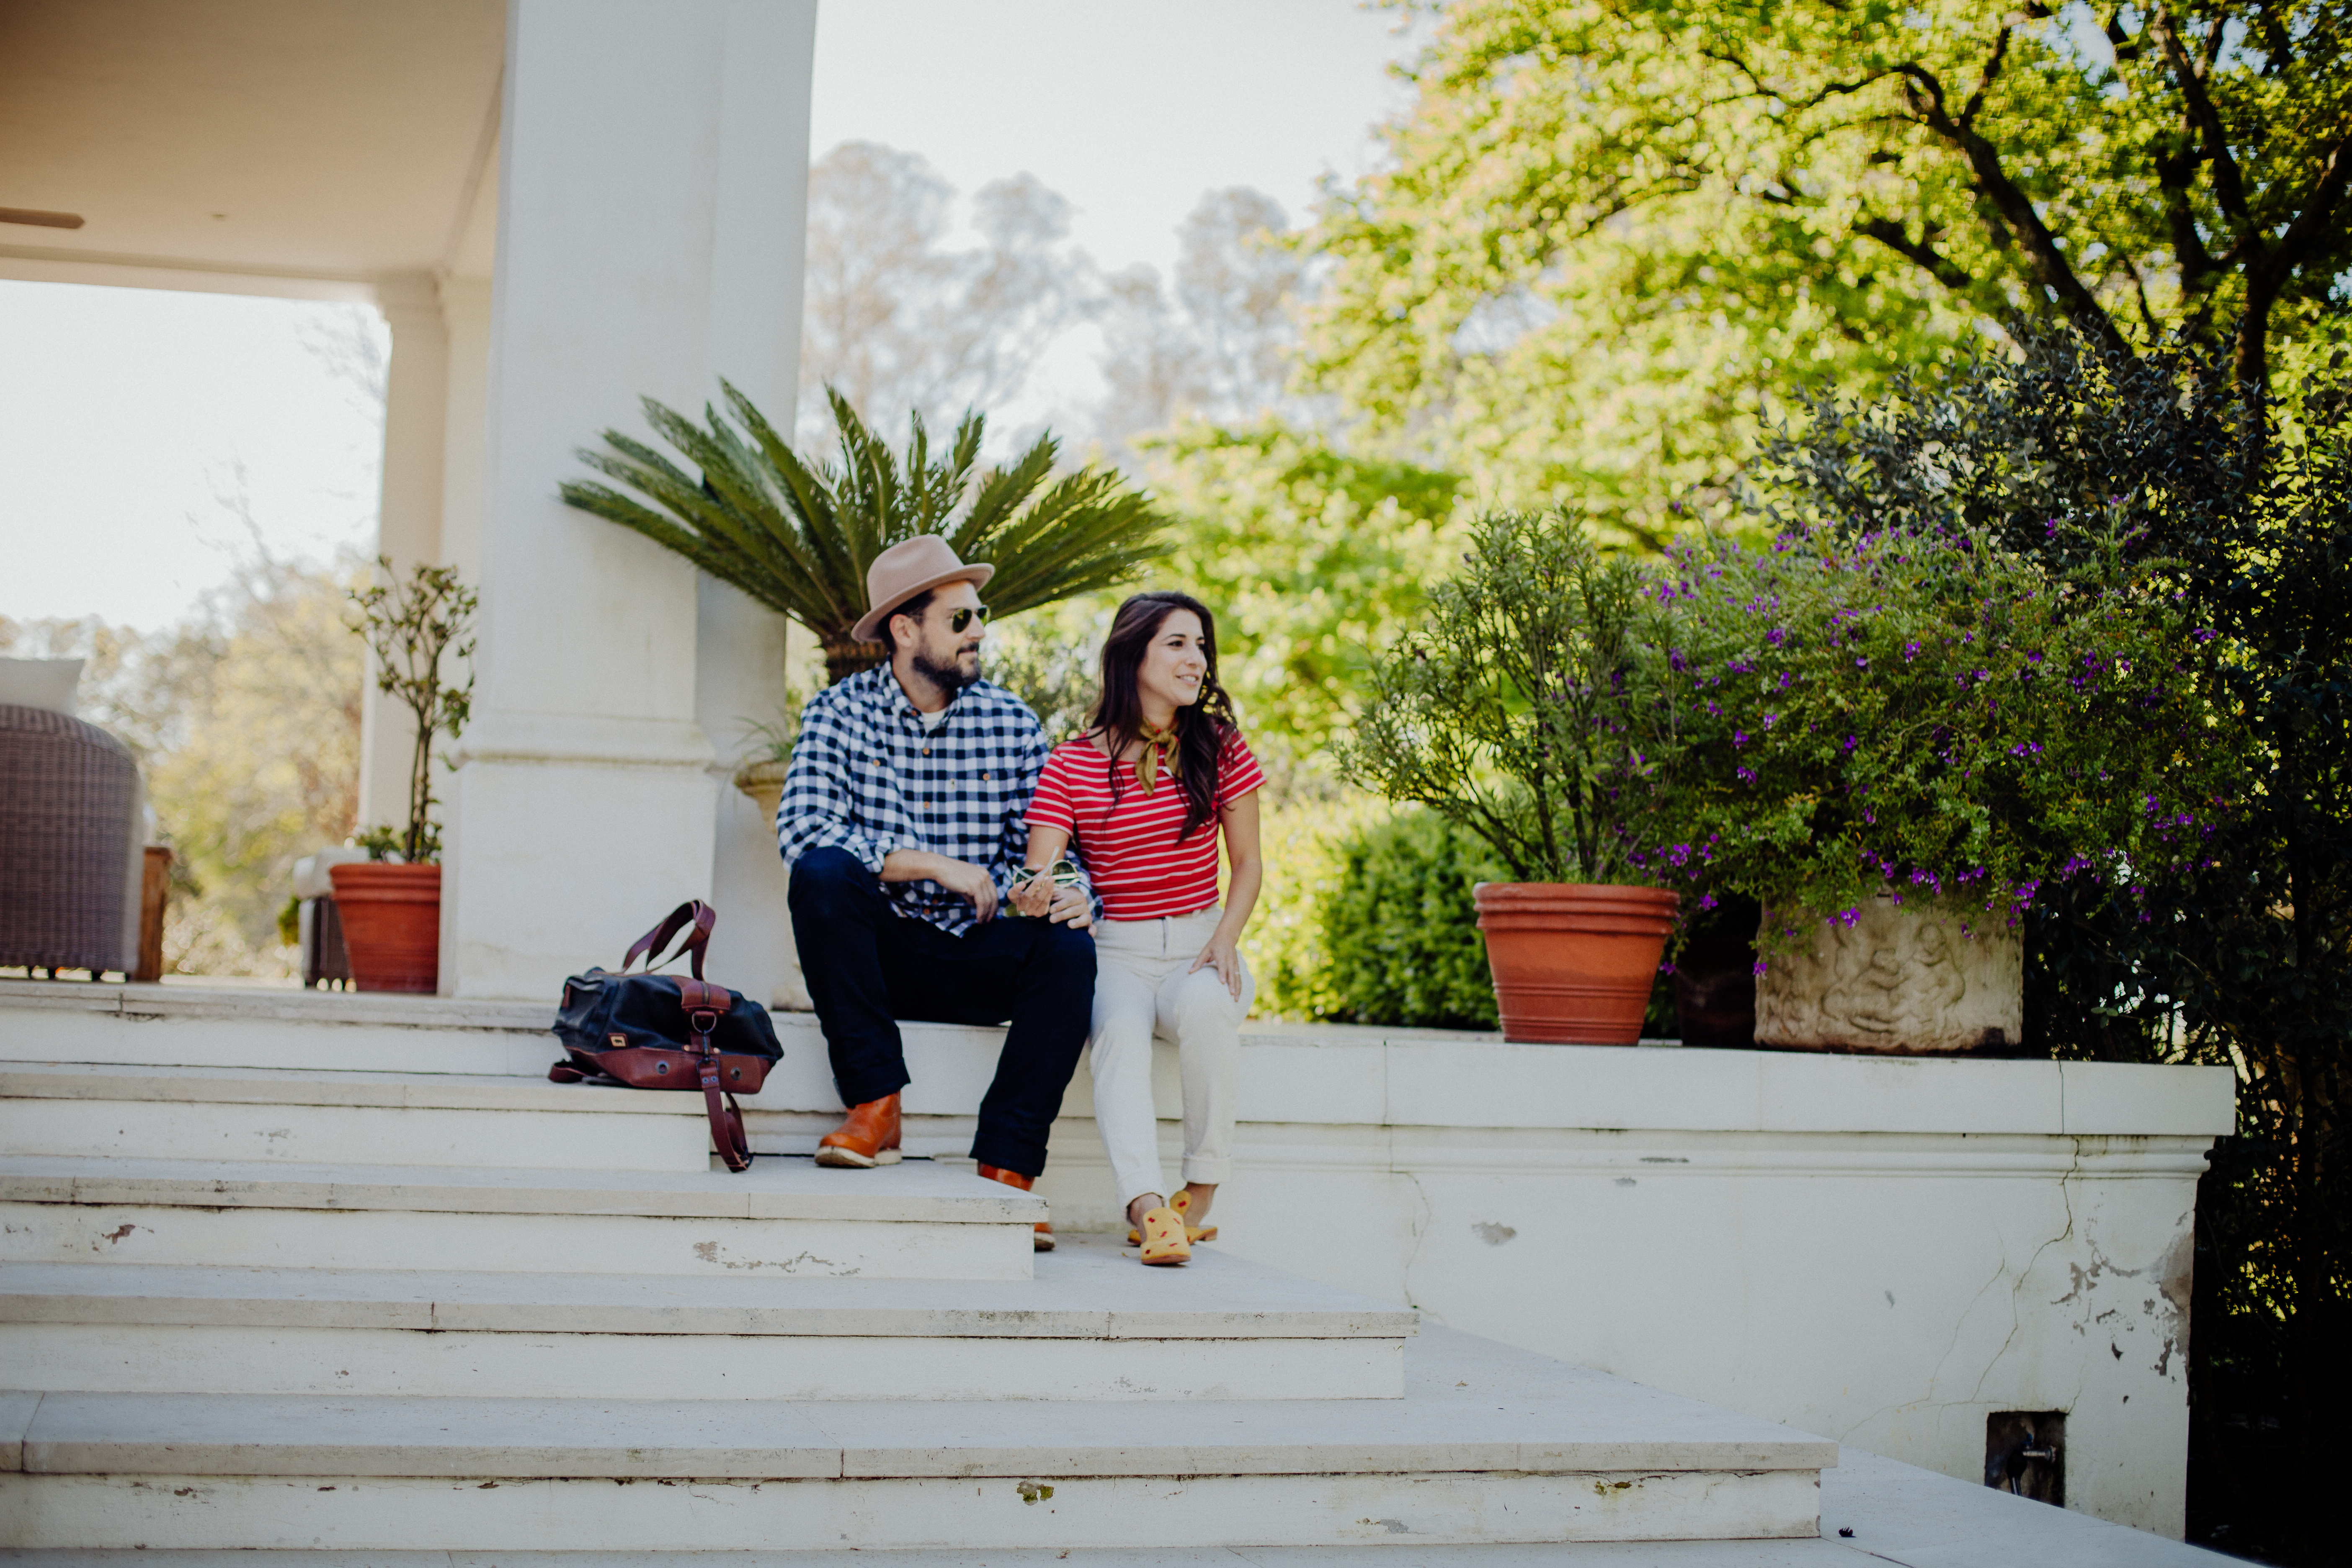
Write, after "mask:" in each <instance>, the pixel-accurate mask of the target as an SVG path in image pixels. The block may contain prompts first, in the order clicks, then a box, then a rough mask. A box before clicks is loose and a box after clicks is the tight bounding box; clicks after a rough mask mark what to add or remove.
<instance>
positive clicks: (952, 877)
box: [882, 849, 996, 922]
mask: <svg viewBox="0 0 2352 1568" xmlns="http://www.w3.org/2000/svg"><path fill="white" fill-rule="evenodd" d="M882 880H884V881H886V882H937V883H938V884H939V885H940V887H942V888H945V889H947V890H948V891H949V892H950V893H953V894H955V895H956V896H957V897H958V898H961V899H969V900H971V912H972V918H973V919H975V920H978V921H983V922H985V921H992V920H994V919H995V918H996V883H995V881H994V880H993V879H992V878H991V877H990V876H989V874H988V871H987V869H986V868H984V867H980V866H975V865H973V864H972V863H971V861H969V860H950V859H949V858H947V857H946V856H944V855H934V854H932V853H931V852H930V851H929V850H928V849H893V850H891V851H890V853H889V855H888V857H887V858H885V859H884V860H883V862H882Z"/></svg>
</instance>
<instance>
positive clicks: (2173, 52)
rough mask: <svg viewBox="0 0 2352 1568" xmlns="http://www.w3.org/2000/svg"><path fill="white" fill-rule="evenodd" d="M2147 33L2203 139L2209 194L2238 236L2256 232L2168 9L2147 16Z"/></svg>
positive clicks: (2217, 122) (2213, 112)
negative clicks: (2210, 180) (2209, 164)
mask: <svg viewBox="0 0 2352 1568" xmlns="http://www.w3.org/2000/svg"><path fill="white" fill-rule="evenodd" d="M2147 30H2148V31H2149V32H2150V33H2152V34H2154V35H2155V37H2156V41H2157V44H2158V47H2160V48H2162V49H2163V50H2164V58H2165V63H2166V64H2168V65H2169V66H2170V67H2171V68H2172V75H2173V79H2174V80H2175V81H2176V82H2177V83H2178V84H2179V88H2180V97H2181V100H2182V101H2183V102H2184V103H2186V104H2187V105H2188V107H2189V120H2190V121H2192V122H2193V123H2194V124H2195V125H2196V127H2197V129H2198V131H2199V132H2200V133H2201V134H2202V136H2203V139H2204V142H2205V156H2206V157H2207V158H2208V159H2210V160H2211V162H2212V164H2213V194H2214V195H2215V196H2216V197H2218V198H2219V199H2220V201H2221V210H2222V211H2223V212H2225V213H2227V214H2229V215H2230V219H2231V223H2232V224H2233V225H2235V226H2236V227H2237V230H2238V233H2239V234H2240V236H2241V237H2243V236H2245V235H2247V234H2250V233H2253V232H2256V230H2255V226H2254V218H2253V214H2252V212H2251V211H2249V210H2248V208H2247V206H2246V187H2245V182H2244V180H2243V178H2242V176H2241V175H2240V174H2239V173H2238V160H2237V159H2236V158H2235V157H2234V156H2232V155H2231V152H2230V137H2229V133H2228V132H2225V131H2224V130H2223V129H2222V127H2221V110H2218V109H2216V108H2215V107H2214V106H2213V100H2212V97H2211V95H2210V94H2209V93H2207V92H2206V90H2205V76H2204V73H2203V72H2202V71H2200V69H2198V68H2197V66H2196V64H2195V63H2194V62H2192V61H2191V60H2190V59H2189V49H2188V47H2187V46H2186V45H2185V44H2183V43H2182V42H2181V38H2180V33H2179V29H2178V28H2176V27H2175V26H2173V25H2172V12H2171V9H2170V7H2168V6H2166V5H2158V6H2157V8H2156V9H2155V10H2154V11H2153V12H2151V13H2150V14H2149V16H2148V19H2147ZM2213 30H2214V33H2215V35H2216V36H2218V35H2219V34H2220V32H2221V27H2220V26H2219V25H2218V24H2217V25H2216V26H2215V27H2214V29H2213Z"/></svg>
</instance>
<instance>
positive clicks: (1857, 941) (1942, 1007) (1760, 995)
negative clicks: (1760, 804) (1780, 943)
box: [1756, 898, 2025, 1056]
mask: <svg viewBox="0 0 2352 1568" xmlns="http://www.w3.org/2000/svg"><path fill="white" fill-rule="evenodd" d="M1772 920H1773V916H1772V913H1771V911H1770V910H1766V911H1765V916H1764V921H1765V926H1766V928H1767V929H1769V928H1770V927H1771V924H1772ZM1963 925H1966V926H1967V927H1968V928H1969V931H1970V932H1972V933H1973V934H1971V935H1963V934H1962V933H1961V927H1962V926H1963ZM1988 928H1990V929H1988ZM1761 945H1762V943H1761V942H1760V940H1759V946H1761ZM2024 1029H2025V956H2024V946H2023V944H2022V942H2021V941H2020V939H2019V937H2018V933H2017V932H2015V931H2007V930H2003V929H2002V928H2001V926H2000V922H1999V921H1997V920H1996V919H1994V918H1993V917H1991V916H1990V915H1988V914H1987V913H1986V912H1985V911H1984V910H1981V909H1977V908H1974V907H1972V906H1965V905H1955V904H1946V903H1938V902H1934V901H1931V900H1910V899H1906V900H1904V901H1903V903H1901V904H1900V905H1897V904H1896V903H1895V901H1894V900H1891V899H1884V898H1882V899H1874V900H1871V901H1870V902H1869V903H1867V904H1864V906H1863V909H1862V918H1861V920H1860V921H1857V922H1856V923H1855V924H1853V925H1852V926H1843V925H1839V924H1837V923H1835V922H1833V921H1823V922H1822V924H1821V925H1820V926H1819V927H1817V928H1816V929H1815V931H1814V937H1813V944H1812V949H1811V952H1801V953H1795V954H1787V953H1782V954H1776V955H1774V956H1773V957H1772V958H1771V959H1770V961H1769V965H1768V967H1767V968H1766V969H1765V971H1764V973H1763V974H1762V975H1761V976H1760V977H1759V978H1758V980H1757V982H1756V1043H1757V1044H1758V1045H1759V1046H1769V1047H1780V1048H1781V1049H1784V1050H1815V1051H1877V1052H1884V1053H1886V1054H1889V1055H1900V1056H1946V1055H1951V1054H1954V1053H1957V1052H1961V1051H1974V1050H2001V1049H2005V1048H2008V1047H2014V1046H2016V1045H2018V1044H2020V1043H2021V1040H2022V1039H2023V1037H2024Z"/></svg>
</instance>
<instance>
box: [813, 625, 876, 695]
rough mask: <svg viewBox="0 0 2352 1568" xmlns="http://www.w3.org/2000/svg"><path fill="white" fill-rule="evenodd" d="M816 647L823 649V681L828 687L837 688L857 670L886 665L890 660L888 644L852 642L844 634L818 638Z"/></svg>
mask: <svg viewBox="0 0 2352 1568" xmlns="http://www.w3.org/2000/svg"><path fill="white" fill-rule="evenodd" d="M817 646H819V647H822V648H824V680H825V684H826V685H828V686H838V685H839V684H840V683H841V682H843V681H845V680H846V679H849V678H850V677H851V676H853V675H856V673H857V672H858V671H859V670H861V669H871V668H874V667H875V666H876V665H877V664H885V663H887V662H888V661H889V658H890V645H889V644H888V643H878V642H853V641H851V640H850V639H849V637H848V636H847V635H846V634H835V635H833V636H830V637H826V636H820V637H818V638H817Z"/></svg>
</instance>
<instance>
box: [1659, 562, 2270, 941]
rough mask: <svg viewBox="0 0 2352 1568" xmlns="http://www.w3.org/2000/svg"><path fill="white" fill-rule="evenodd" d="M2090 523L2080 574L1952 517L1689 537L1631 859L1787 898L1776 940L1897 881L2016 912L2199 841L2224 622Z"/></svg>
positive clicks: (1663, 654)
mask: <svg viewBox="0 0 2352 1568" xmlns="http://www.w3.org/2000/svg"><path fill="white" fill-rule="evenodd" d="M2119 549H2120V546H2119V545H2118V544H2117V542H2116V541H2114V540H2112V539H2108V540H2104V541H2102V540H2092V541H2088V542H2087V549H2086V555H2085V564H2084V565H2083V566H2082V567H2081V568H2080V569H2078V570H2076V571H2074V573H2072V574H2070V575H2067V576H2063V577H2058V576H2053V575H2051V574H2048V573H2047V571H2046V570H2045V569H2044V568H2043V567H2042V566H2040V565H2037V564H2035V563H2032V562H2030V561H2028V560H2026V559H2024V558H2022V557H2021V556H2019V555H2016V554H2014V553H2011V552H2005V551H2002V550H2000V549H1997V548H1995V547H1994V546H1993V544H1992V543H1991V542H1990V540H1989V539H1988V538H1987V537H1986V536H1984V535H1983V534H1980V533H1974V532H1969V531H1962V530H1959V529H1956V528H1953V529H1919V530H1916V531H1903V530H1886V531H1877V532H1866V533H1861V534H1858V535H1856V534H1846V535H1843V536H1841V535H1838V534H1835V533H1832V532H1831V531H1828V530H1827V529H1812V530H1806V531H1798V532H1791V533H1788V534H1784V535H1783V536H1781V538H1780V539H1779V540H1778V541H1777V542H1774V543H1773V544H1772V545H1771V546H1770V547H1769V548H1768V549H1760V550H1759V549H1750V548H1748V547H1745V546H1742V545H1740V544H1738V543H1736V542H1729V541H1727V540H1722V539H1717V538H1697V539H1688V540H1685V541H1684V542H1680V543H1679V544H1678V545H1677V546H1676V547H1675V549H1674V550H1673V551H1672V552H1670V553H1669V555H1668V557H1667V559H1666V561H1665V562H1664V564H1663V565H1662V566H1661V567H1660V568H1659V569H1658V571H1657V573H1656V576H1655V579H1654V583H1653V586H1652V591H1651V598H1652V603H1651V611H1652V613H1651V616H1650V618H1649V621H1648V624H1647V626H1646V628H1645V630H1644V632H1643V637H1642V641H1643V644H1644V647H1645V651H1646V653H1647V655H1648V657H1649V658H1651V660H1652V661H1653V662H1654V679H1655V680H1656V690H1657V691H1658V693H1659V697H1658V699H1657V700H1658V702H1659V715H1658V725H1657V728H1658V730H1659V731H1660V732H1661V733H1662V734H1663V735H1664V736H1665V737H1666V739H1665V740H1664V742H1663V743H1662V744H1661V745H1660V747H1659V750H1658V752H1657V753H1656V754H1655V755H1654V756H1652V757H1647V758H1644V759H1643V765H1644V770H1645V788H1646V792H1647V800H1648V804H1649V806H1650V808H1651V809H1650V814H1649V816H1648V817H1647V819H1646V820H1641V819H1636V820H1635V822H1634V824H1633V826H1632V828H1631V829H1630V831H1631V833H1632V834H1633V837H1635V838H1636V839H1638V840H1639V842H1638V843H1637V845H1636V847H1634V849H1633V854H1632V857H1631V858H1632V859H1633V863H1634V864H1635V865H1637V866H1640V867H1644V868H1649V869H1651V870H1652V871H1654V873H1655V874H1657V875H1659V876H1660V877H1661V878H1662V879H1670V880H1671V879H1681V880H1685V881H1687V882H1688V883H1689V884H1690V885H1692V886H1693V888H1694V889H1696V890H1697V891H1698V892H1699V894H1700V897H1699V898H1698V900H1696V907H1697V908H1698V909H1702V910H1703V909H1705V908H1707V907H1709V906H1710V905H1711V903H1712V901H1713V900H1715V899H1717V898H1720V897H1722V896H1724V895H1726V894H1727V893H1735V892H1736V893H1739V894H1743V895H1747V896H1748V897H1752V898H1754V899H1757V900H1759V901H1761V902H1762V903H1763V904H1764V905H1765V907H1766V908H1767V909H1768V910H1772V911H1775V912H1776V913H1777V914H1779V915H1780V916H1783V917H1785V918H1783V919H1780V920H1778V921H1775V922H1774V923H1775V925H1776V928H1777V929H1774V930H1770V931H1766V932H1764V933H1762V945H1763V947H1764V949H1765V951H1766V952H1767V953H1768V954H1769V951H1770V950H1771V949H1772V948H1773V947H1774V946H1776V945H1785V944H1786V943H1788V942H1790V940H1791V939H1794V938H1796V937H1798V936H1800V935H1801V932H1802V931H1804V930H1805V929H1808V926H1809V922H1807V921H1805V920H1804V919H1803V917H1804V916H1806V915H1808V914H1809V915H1811V917H1812V918H1814V919H1826V920H1831V921H1843V922H1845V923H1847V924H1852V923H1853V922H1854V921H1857V920H1859V918H1860V914H1861V910H1862V908H1863V904H1864V900H1869V899H1872V898H1875V897H1879V896H1882V895H1884V896H1887V897H1891V898H1893V899H1895V900H1897V901H1898V902H1899V901H1902V900H1908V899H1919V898H1936V899H1940V900H1947V901H1948V903H1950V904H1957V905H1959V906H1961V907H1963V908H1967V909H1969V910H1971V912H1972V913H1974V915H1975V919H1976V920H1979V921H1981V922H1982V925H1981V926H1980V927H1979V929H1987V930H1989V929H1994V928H2006V927H2014V926H2015V925H2017V924H2018V922H2019V921H2020V919H2021V916H2022V914H2023V913H2024V911H2025V910H2027V909H2028V908H2029V907H2031V906H2032V903H2033V900H2034V899H2035V898H2036V896H2037V895H2038V894H2039V893H2040V892H2041V891H2042V889H2044V888H2045V887H2047V886H2049V885H2051V884H2053V883H2055V882H2063V881H2064V880H2066V879H2073V878H2080V877H2091V878H2101V879H2117V880H2121V881H2125V882H2128V881H2131V880H2133V879H2137V878H2139V877H2142V876H2144V875H2146V874H2147V873H2148V872H2149V871H2151V870H2152V869H2154V868H2158V867H2171V866H2176V865H2179V864H2182V863H2185V862H2192V861H2194V860H2195V859H2196V858H2197V857H2198V855H2199V852H2200V845H2202V844H2203V843H2204V842H2205V841H2206V839H2207V838H2209V837H2210V834H2211V832H2212V825H2213V822H2214V820H2215V816H2216V814H2217V813H2218V812H2219V811H2221V810H2223V809H2225V806H2226V792H2227V790H2228V788H2229V784H2228V780H2227V778H2226V776H2223V775H2222V774H2221V773H2220V770H2218V769H2217V768H2216V767H2214V766H2211V765H2209V763H2208V762H2207V759H2208V757H2209V756H2210V755H2213V754H2214V753H2213V752H2212V749H2211V748H2210V747H2207V746H2205V745H2203V744H2202V743H2201V742H2202V738H2203V736H2204V733H2205V729H2206V725H2207V719H2206V714H2207V712H2208V711H2209V710H2208V708H2207V706H2206V704H2205V703H2204V701H2203V692H2204V689H2205V682H2206V681H2207V679H2208V678H2209V668H2208V667H2209V660H2208V658H2207V654H2206V650H2205V645H2204V642H2202V641H2200V638H2203V639H2207V640H2210V633H2207V632H2202V631H2200V628H2198V627H2197V626H2194V625H2192V624H2191V622H2190V619H2189V616H2187V615H2186V614H2185V613H2184V612H2183V611H2182V610H2181V609H2180V608H2179V605H2177V604H2176V603H2175V602H2174V600H2173V598H2172V597H2171V596H2169V595H2166V594H2164V593H2162V592H2160V591H2158V589H2156V588H2155V587H2153V586H2152V585H2151V584H2153V583H2154V582H2155V581H2156V579H2155V578H2154V577H2153V576H2152V575H2150V574H2146V573H2143V572H2137V571H2130V570H2126V569H2124V568H2123V567H2122V566H2121V564H2120V559H2119V555H2118V551H2119ZM1685 902H1686V903H1689V902H1691V900H1685ZM1976 911H1980V913H1975V912H1976ZM1972 923H1973V922H1972Z"/></svg>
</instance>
